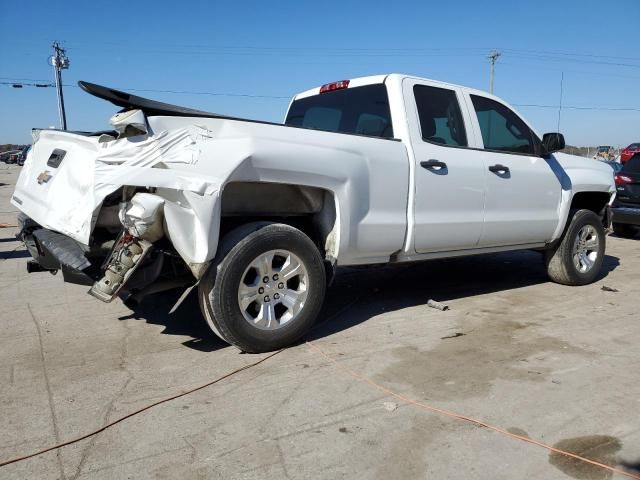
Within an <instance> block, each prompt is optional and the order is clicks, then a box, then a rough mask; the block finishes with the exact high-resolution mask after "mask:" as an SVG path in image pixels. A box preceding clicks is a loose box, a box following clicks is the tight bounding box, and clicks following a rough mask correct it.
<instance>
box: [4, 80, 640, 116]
mask: <svg viewBox="0 0 640 480" xmlns="http://www.w3.org/2000/svg"><path fill="white" fill-rule="evenodd" d="M14 84H15V83H13V82H0V85H10V86H11V85H14ZM22 85H24V86H37V85H36V84H28V83H23V84H22ZM46 86H47V87H54V86H55V85H53V84H49V85H46ZM64 86H65V87H73V88H80V87H78V86H77V85H69V84H64ZM120 89H121V90H123V91H127V92H149V93H171V94H178V95H210V96H216V97H246V98H267V99H276V100H290V99H291V96H280V95H256V94H248V93H223V92H206V91H192V90H160V89H153V88H127V87H120ZM511 105H513V106H514V107H534V108H553V109H556V108H558V105H544V104H537V103H511ZM562 109H563V110H596V111H612V112H627V111H628V112H640V107H609V106H588V105H562Z"/></svg>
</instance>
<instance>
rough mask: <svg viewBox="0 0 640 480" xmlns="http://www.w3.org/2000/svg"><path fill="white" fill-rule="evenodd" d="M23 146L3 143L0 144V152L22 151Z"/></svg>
mask: <svg viewBox="0 0 640 480" xmlns="http://www.w3.org/2000/svg"><path fill="white" fill-rule="evenodd" d="M23 148H24V145H17V144H14V143H4V144H0V152H8V151H11V150H22V149H23Z"/></svg>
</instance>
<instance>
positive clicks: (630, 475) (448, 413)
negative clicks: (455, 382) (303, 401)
mask: <svg viewBox="0 0 640 480" xmlns="http://www.w3.org/2000/svg"><path fill="white" fill-rule="evenodd" d="M305 344H306V345H307V346H308V347H309V348H310V349H311V350H314V351H315V352H317V353H319V354H320V355H321V356H322V357H324V358H325V359H326V360H328V361H329V362H331V363H332V364H333V365H334V366H335V367H336V368H337V369H338V370H341V371H342V372H344V373H346V374H348V375H350V376H351V377H353V378H355V379H356V380H358V381H359V382H363V383H368V384H369V385H371V386H373V387H375V388H377V389H378V390H380V391H382V392H384V393H386V394H387V395H390V396H392V397H395V398H397V399H398V400H401V401H402V402H404V403H406V404H409V405H413V406H415V407H419V408H423V409H425V410H430V411H432V412H435V413H439V414H441V415H445V416H447V417H451V418H455V419H458V420H462V421H464V422H468V423H471V424H473V425H476V426H478V427H484V428H488V429H489V430H493V431H494V432H497V433H500V434H502V435H505V436H507V437H510V438H513V439H515V440H520V441H522V442H526V443H531V444H533V445H537V446H538V447H542V448H545V449H547V450H549V451H550V452H555V453H558V454H560V455H565V456H567V457H571V458H575V459H576V460H579V461H581V462H585V463H589V464H591V465H594V466H596V467H600V468H602V469H604V470H608V471H610V472H613V473H618V474H620V475H624V476H625V477H628V478H633V479H635V480H640V476H638V475H635V474H633V473H631V472H627V471H625V470H621V469H619V468H615V467H612V466H610V465H605V464H604V463H600V462H596V461H595V460H589V459H588V458H585V457H581V456H580V455H576V454H574V453H571V452H565V451H564V450H559V449H557V448H555V447H552V446H551V445H547V444H545V443H542V442H538V441H537V440H533V439H531V438H528V437H523V436H521V435H516V434H515V433H511V432H509V431H507V430H505V429H503V428H500V427H495V426H493V425H491V424H488V423H486V422H483V421H482V420H477V419H475V418H472V417H468V416H466V415H461V414H459V413H455V412H451V411H449V410H444V409H442V408H437V407H433V406H431V405H429V404H427V403H423V402H419V401H417V400H413V399H412V398H409V397H406V396H404V395H401V394H399V393H396V392H394V391H393V390H389V389H388V388H387V387H384V386H383V385H380V384H379V383H376V382H374V381H373V380H370V379H368V378H366V377H363V376H362V375H360V374H359V373H357V372H354V371H353V370H351V369H349V368H347V367H345V366H343V365H340V364H339V363H338V361H337V360H335V359H334V358H333V357H331V356H330V355H329V354H327V353H325V352H324V351H323V350H322V349H321V348H320V347H318V346H317V345H315V344H314V343H312V342H310V341H307V342H305Z"/></svg>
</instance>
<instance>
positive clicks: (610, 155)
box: [593, 145, 616, 160]
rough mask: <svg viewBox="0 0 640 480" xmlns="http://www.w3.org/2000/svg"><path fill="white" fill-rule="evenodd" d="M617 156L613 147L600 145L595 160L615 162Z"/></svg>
mask: <svg viewBox="0 0 640 480" xmlns="http://www.w3.org/2000/svg"><path fill="white" fill-rule="evenodd" d="M615 156H616V154H615V150H614V148H613V147H611V146H609V145H600V146H599V147H598V150H596V154H595V155H594V156H593V158H595V159H596V160H613V159H614V158H615Z"/></svg>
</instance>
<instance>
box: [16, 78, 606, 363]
mask: <svg viewBox="0 0 640 480" xmlns="http://www.w3.org/2000/svg"><path fill="white" fill-rule="evenodd" d="M80 86H81V87H82V88H83V89H84V90H86V91H87V92H88V93H90V94H92V95H95V96H97V97H99V98H102V99H105V100H108V101H109V102H111V103H113V104H115V105H116V106H117V107H118V109H119V110H120V111H119V113H117V114H116V115H114V116H113V117H112V119H111V124H112V125H113V126H114V128H115V130H113V131H111V132H107V133H105V132H96V133H86V132H71V131H60V130H33V138H34V141H33V150H32V152H31V153H30V154H29V156H28V158H27V163H26V165H25V168H23V169H22V173H21V174H20V177H19V179H18V181H17V184H16V188H15V192H14V194H13V197H12V199H11V203H12V204H13V205H14V206H15V207H16V208H18V209H19V210H20V211H21V212H22V213H21V214H20V215H19V219H18V223H19V224H20V233H19V236H20V238H21V239H23V240H24V242H25V244H26V246H27V248H28V249H29V252H30V253H31V255H32V256H33V258H34V260H33V261H31V262H30V263H29V264H28V268H30V270H31V271H37V270H58V269H60V270H62V274H63V277H64V280H65V281H68V282H74V283H83V284H85V285H92V287H91V289H90V293H91V294H92V295H93V296H95V297H96V298H98V299H100V300H102V301H105V302H109V301H111V300H112V299H113V298H114V297H116V296H118V295H120V296H123V297H124V298H126V301H127V302H129V304H130V305H132V306H134V305H136V304H137V302H139V301H140V300H142V298H143V297H144V295H146V294H148V293H149V292H158V291H161V290H162V289H167V288H178V287H181V288H188V289H191V288H194V287H196V286H197V288H198V290H199V300H200V305H201V309H202V313H203V316H204V318H205V320H206V321H207V323H208V325H209V327H210V328H211V330H212V331H213V332H214V333H216V334H217V335H218V336H220V337H221V338H222V339H223V340H225V341H227V342H228V343H231V344H233V345H236V346H237V347H239V348H240V349H242V350H244V351H246V352H264V351H268V350H274V349H278V348H281V347H284V346H287V345H290V344H291V343H292V342H294V341H295V340H296V339H298V338H300V337H301V336H302V335H304V334H305V333H306V332H307V331H308V330H309V328H311V325H312V324H313V322H314V321H315V319H316V317H317V316H318V314H319V312H320V308H321V307H322V302H323V299H324V295H325V288H326V285H327V282H328V281H329V280H330V278H331V276H332V274H333V271H334V269H335V268H336V267H339V266H343V265H344V266H350V265H372V264H384V263H400V262H415V261H420V260H430V259H435V258H447V257H458V256H461V255H475V254H480V253H493V252H502V251H508V250H523V249H536V250H540V251H543V252H544V257H543V258H544V259H545V262H546V270H547V273H548V275H549V277H550V278H551V279H552V280H554V281H556V282H558V283H562V284H565V285H585V284H588V283H591V282H593V281H594V280H595V279H596V278H598V275H600V269H601V266H602V262H603V259H604V255H605V243H606V236H605V228H606V227H608V224H609V222H608V220H609V215H608V208H609V205H610V202H611V201H612V199H613V196H614V194H615V191H616V189H615V184H614V178H613V175H612V173H611V168H610V167H608V166H606V165H603V164H602V163H601V162H595V161H593V160H591V159H587V158H582V157H577V156H574V155H568V154H565V153H561V152H560V151H561V150H562V149H563V148H564V147H565V141H564V137H563V136H562V135H561V134H559V133H556V132H553V133H547V134H544V135H538V134H537V133H536V132H535V131H534V130H533V129H532V128H531V127H530V126H529V124H528V123H527V122H526V121H525V120H524V119H523V118H522V117H521V116H520V115H519V114H518V113H516V111H514V110H513V109H512V107H510V106H509V105H508V104H507V103H505V102H504V101H503V100H501V99H500V98H498V97H495V96H493V95H490V94H488V93H486V92H481V91H478V90H473V89H470V88H466V87H461V86H458V85H452V84H448V83H443V82H438V81H433V80H427V79H423V78H416V77H411V76H406V75H398V74H392V75H379V76H373V77H365V78H356V79H351V80H341V81H338V82H333V83H329V84H325V85H322V86H320V87H316V88H313V89H311V90H307V91H305V92H302V93H300V94H298V95H296V96H295V97H294V98H293V101H292V102H291V104H290V108H289V112H288V113H287V116H286V120H285V122H284V124H276V123H268V122H260V121H255V120H245V119H239V118H232V117H227V116H223V115H219V114H215V113H207V112H203V111H198V110H191V109H187V108H183V107H178V106H174V105H168V104H165V103H160V102H155V101H153V100H149V99H145V98H141V97H137V96H135V95H130V94H128V93H125V92H120V91H117V90H114V89H111V88H107V87H102V86H99V85H95V84H90V83H86V82H80ZM138 267H139V269H138Z"/></svg>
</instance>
